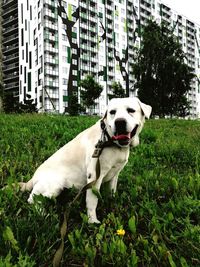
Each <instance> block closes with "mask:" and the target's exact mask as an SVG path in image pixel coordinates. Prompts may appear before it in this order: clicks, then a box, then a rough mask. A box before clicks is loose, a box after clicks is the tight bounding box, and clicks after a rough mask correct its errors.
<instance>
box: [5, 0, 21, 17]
mask: <svg viewBox="0 0 200 267" xmlns="http://www.w3.org/2000/svg"><path fill="white" fill-rule="evenodd" d="M14 2H15V1H14ZM17 9H18V6H17V4H15V5H12V6H11V7H9V8H5V9H4V6H2V11H3V12H2V17H3V19H6V18H7V17H9V16H11V14H17V13H18V12H17Z"/></svg>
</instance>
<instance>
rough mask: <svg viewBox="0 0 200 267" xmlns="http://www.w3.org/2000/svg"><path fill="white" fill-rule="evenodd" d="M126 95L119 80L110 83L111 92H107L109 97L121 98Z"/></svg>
mask: <svg viewBox="0 0 200 267" xmlns="http://www.w3.org/2000/svg"><path fill="white" fill-rule="evenodd" d="M125 96H126V92H125V90H124V88H123V87H122V85H121V83H120V82H113V83H112V85H111V94H108V97H109V99H112V98H116V97H119V98H123V97H125Z"/></svg>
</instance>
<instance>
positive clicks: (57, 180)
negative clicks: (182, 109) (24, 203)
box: [20, 97, 152, 223]
mask: <svg viewBox="0 0 200 267" xmlns="http://www.w3.org/2000/svg"><path fill="white" fill-rule="evenodd" d="M151 110H152V108H151V106H149V105H146V104H144V103H142V102H141V101H140V100H139V99H138V98H136V97H133V98H114V99H112V100H111V101H110V102H109V105H108V108H107V110H106V113H105V115H104V117H103V118H102V119H101V120H99V121H97V123H96V124H94V125H93V126H92V127H90V128H88V129H86V130H84V131H83V132H81V133H80V134H79V135H78V136H76V137H75V138H74V139H73V140H71V141H70V142H69V143H67V144H66V145H65V146H63V147H62V148H60V149H59V150H58V151H57V152H55V154H53V155H52V156H51V157H50V158H48V159H47V160H46V161H45V162H44V163H43V164H42V165H41V166H39V168H38V169H37V170H36V172H35V174H34V176H33V177H32V179H31V180H29V181H28V182H27V183H23V182H21V183H20V187H21V190H22V191H24V190H27V191H31V194H30V196H29V199H28V202H30V203H32V202H33V200H34V198H33V197H34V195H40V194H41V195H43V196H45V197H49V198H51V197H57V196H58V195H59V194H60V193H61V191H62V190H63V189H64V188H72V187H75V188H77V189H81V188H82V187H84V186H85V185H87V184H88V183H91V182H93V183H94V187H95V190H100V187H101V184H102V183H104V182H109V185H110V190H111V192H112V193H113V194H114V193H115V192H116V188H117V180H118V175H119V173H120V171H121V170H122V169H123V167H124V166H125V164H126V163H127V161H128V157H129V150H130V147H131V146H133V147H135V146H137V145H138V144H139V134H140V132H141V130H142V128H143V125H144V121H145V118H149V117H150V114H151ZM98 144H100V145H98ZM98 149H99V151H100V153H97V154H96V151H97V150H98ZM94 152H95V153H94ZM94 154H96V155H95V156H94ZM97 160H98V161H99V163H100V164H99V165H100V173H99V176H98V178H97V177H96V175H97V174H96V164H97ZM97 203H98V197H97V194H94V191H93V190H92V189H91V188H88V189H87V191H86V207H87V214H88V221H89V223H99V220H98V219H97V215H96V207H97Z"/></svg>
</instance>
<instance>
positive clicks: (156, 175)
mask: <svg viewBox="0 0 200 267" xmlns="http://www.w3.org/2000/svg"><path fill="white" fill-rule="evenodd" d="M97 119H98V118H96V117H85V116H82V117H68V116H61V115H59V116H53V115H3V114H2V115H0V151H1V153H0V184H1V187H3V186H4V185H5V184H7V185H8V186H7V187H6V188H4V190H0V203H1V204H0V267H1V266H6V267H10V266H17V267H18V266H20V267H22V266H24V267H25V266H28V267H32V266H40V267H45V266H51V265H52V259H53V256H54V254H55V251H56V250H57V248H58V247H59V244H60V232H59V229H60V223H61V222H62V211H63V205H66V204H67V203H68V202H69V201H70V200H72V199H73V197H74V196H75V194H76V191H75V190H65V191H64V192H63V193H62V195H61V196H60V197H59V198H58V199H52V200H49V199H45V198H44V197H40V196H39V197H38V199H39V200H40V204H39V205H38V204H36V205H30V204H28V203H27V198H28V193H26V192H25V193H22V192H20V191H19V188H18V187H17V186H16V187H13V185H12V184H13V183H15V182H17V181H22V180H23V181H27V180H29V179H30V178H31V176H32V175H33V173H34V171H35V170H36V168H37V167H38V166H39V165H40V164H41V163H42V162H43V161H44V160H45V159H47V158H48V157H49V156H50V155H51V154H52V153H54V152H55V151H56V150H57V149H58V148H60V147H61V146H63V145H64V144H65V143H67V142H68V141H70V140H71V139H72V138H73V137H74V136H76V135H77V134H78V133H79V132H81V131H82V130H84V129H85V128H87V127H89V126H90V125H92V124H93V123H94V122H95V121H97ZM140 140H141V144H140V145H139V146H138V147H136V148H133V149H132V150H131V154H130V158H129V162H128V164H127V165H126V167H125V168H124V170H123V171H122V172H121V174H120V178H119V183H118V190H117V194H116V196H115V197H111V196H110V195H109V193H108V188H107V185H106V184H105V185H103V186H102V189H101V195H102V197H101V199H99V205H98V210H97V213H98V217H99V219H100V220H101V222H102V223H101V224H100V225H89V224H88V223H87V216H86V209H85V196H84V194H83V195H82V196H81V198H80V199H79V200H78V201H77V202H76V203H75V205H74V206H73V208H72V211H71V213H70V218H69V221H68V229H67V236H66V240H65V249H64V254H63V259H62V263H61V266H88V267H93V266H95V267H101V266H115V267H117V266H120V267H122V266H128V267H133V266H142V267H148V266H158V267H161V266H162V267H163V266H171V267H175V266H181V267H191V266H200V199H199V196H200V174H199V171H200V142H199V140H200V122H199V121H185V120H149V121H147V122H146V124H145V127H144V130H143V132H142V133H141V138H140ZM77 153H78V151H77Z"/></svg>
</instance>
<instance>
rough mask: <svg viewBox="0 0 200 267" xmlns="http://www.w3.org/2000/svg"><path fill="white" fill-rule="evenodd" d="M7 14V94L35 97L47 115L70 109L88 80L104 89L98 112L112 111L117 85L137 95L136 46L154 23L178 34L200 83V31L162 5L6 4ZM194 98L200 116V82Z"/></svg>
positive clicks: (102, 1)
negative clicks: (144, 27)
mask: <svg viewBox="0 0 200 267" xmlns="http://www.w3.org/2000/svg"><path fill="white" fill-rule="evenodd" d="M2 9H3V47H4V48H3V55H4V59H3V67H4V84H5V91H7V92H12V93H13V94H14V95H15V96H16V97H17V98H18V99H19V101H23V100H24V99H25V98H26V95H27V94H29V95H31V97H32V99H34V100H35V102H36V103H37V106H38V108H39V110H41V111H48V112H49V111H55V112H60V113H62V112H64V111H65V110H67V107H68V103H69V101H68V100H69V98H70V97H71V96H72V95H74V94H77V95H78V96H79V81H80V80H81V79H83V78H84V77H85V75H87V74H88V73H90V74H93V75H94V77H95V79H96V80H97V81H98V82H99V83H101V84H102V85H103V92H102V94H101V96H100V98H99V99H98V100H97V101H96V105H95V108H94V110H93V112H94V113H98V114H102V113H103V112H104V110H105V107H106V105H107V102H108V97H107V96H108V93H109V91H110V87H111V84H112V82H113V81H119V82H120V83H121V84H122V85H123V87H124V88H125V89H126V91H127V93H129V95H134V93H135V92H134V77H133V73H132V68H131V65H132V63H133V62H134V57H133V55H134V47H135V46H136V47H139V46H140V43H141V40H140V34H139V27H140V26H141V25H144V24H145V23H146V22H147V20H148V19H149V18H154V19H156V20H157V21H158V22H161V20H164V21H165V22H166V23H168V25H169V26H172V27H174V33H175V34H176V35H177V36H179V39H180V42H181V43H182V46H183V50H184V52H185V53H186V54H187V64H189V65H190V66H191V67H192V68H193V70H194V72H195V73H196V74H197V77H198V78H199V79H200V56H199V54H200V51H199V49H200V48H199V44H200V25H197V24H196V23H194V22H193V21H192V20H190V19H188V18H185V17H183V16H181V15H180V14H178V13H177V12H176V11H174V10H172V9H171V8H170V7H168V6H166V5H164V4H163V3H162V2H160V1H158V0H115V1H114V0H90V1H89V0H63V1H61V0H55V1H52V0H32V1H30V0H18V1H14V0H3V3H2ZM188 98H189V100H190V101H191V103H192V109H191V115H192V116H193V117H197V116H199V114H200V108H199V107H200V99H199V80H198V79H196V80H194V82H193V84H192V89H191V91H190V92H189V94H188ZM79 100H80V97H79ZM80 101H81V100H80Z"/></svg>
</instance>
